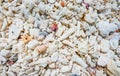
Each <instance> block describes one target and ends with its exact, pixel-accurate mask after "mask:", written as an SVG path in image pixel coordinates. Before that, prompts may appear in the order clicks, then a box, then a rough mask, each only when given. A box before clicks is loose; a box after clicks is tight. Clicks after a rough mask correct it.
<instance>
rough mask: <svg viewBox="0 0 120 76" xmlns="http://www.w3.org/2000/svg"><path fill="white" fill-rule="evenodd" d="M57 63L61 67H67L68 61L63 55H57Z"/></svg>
mask: <svg viewBox="0 0 120 76" xmlns="http://www.w3.org/2000/svg"><path fill="white" fill-rule="evenodd" d="M58 62H60V63H61V64H63V65H68V63H69V60H68V59H67V58H66V56H64V55H59V58H58Z"/></svg>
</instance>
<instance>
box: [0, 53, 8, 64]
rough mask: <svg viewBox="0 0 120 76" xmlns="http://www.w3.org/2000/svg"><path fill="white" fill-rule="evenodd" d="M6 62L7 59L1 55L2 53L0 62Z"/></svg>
mask: <svg viewBox="0 0 120 76" xmlns="http://www.w3.org/2000/svg"><path fill="white" fill-rule="evenodd" d="M6 62H7V59H6V58H5V57H3V56H2V55H0V64H4V63H6Z"/></svg>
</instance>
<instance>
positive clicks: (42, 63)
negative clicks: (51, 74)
mask: <svg viewBox="0 0 120 76" xmlns="http://www.w3.org/2000/svg"><path fill="white" fill-rule="evenodd" d="M50 59H51V58H50V57H44V58H39V59H38V60H37V61H36V62H34V63H33V65H36V64H39V66H42V67H46V66H47V65H48V64H50V63H51V61H50Z"/></svg>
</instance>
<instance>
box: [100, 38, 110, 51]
mask: <svg viewBox="0 0 120 76" xmlns="http://www.w3.org/2000/svg"><path fill="white" fill-rule="evenodd" d="M100 47H101V52H104V53H106V52H108V51H109V50H110V43H109V41H108V40H105V39H102V40H101V44H100Z"/></svg>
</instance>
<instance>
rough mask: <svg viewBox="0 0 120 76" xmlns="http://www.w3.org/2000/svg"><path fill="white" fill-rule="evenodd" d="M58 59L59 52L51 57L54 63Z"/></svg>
mask: <svg viewBox="0 0 120 76" xmlns="http://www.w3.org/2000/svg"><path fill="white" fill-rule="evenodd" d="M57 59H58V52H55V53H53V54H52V56H51V61H52V62H56V61H57Z"/></svg>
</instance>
